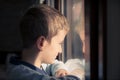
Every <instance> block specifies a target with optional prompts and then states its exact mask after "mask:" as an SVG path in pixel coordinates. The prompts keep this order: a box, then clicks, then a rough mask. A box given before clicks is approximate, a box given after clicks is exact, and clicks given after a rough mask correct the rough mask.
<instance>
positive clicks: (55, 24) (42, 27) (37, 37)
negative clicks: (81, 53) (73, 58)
mask: <svg viewBox="0 0 120 80" xmlns="http://www.w3.org/2000/svg"><path fill="white" fill-rule="evenodd" d="M20 29H21V35H22V40H23V51H22V57H21V59H17V58H15V57H13V58H11V60H10V64H9V66H8V80H79V78H78V77H75V76H73V75H74V74H69V75H67V76H64V77H51V76H49V75H48V74H47V73H46V72H45V71H44V70H42V68H40V66H41V65H42V63H46V64H53V63H54V61H55V58H56V56H57V55H58V54H59V53H61V52H62V48H61V43H62V42H63V40H64V37H65V36H66V34H67V32H68V30H69V25H68V23H67V20H66V18H65V17H64V16H63V15H62V14H60V13H59V12H58V11H57V10H55V9H53V8H51V7H49V6H47V5H38V6H33V7H32V8H30V9H29V10H28V11H27V13H26V14H25V15H24V16H23V18H22V20H21V23H20Z"/></svg>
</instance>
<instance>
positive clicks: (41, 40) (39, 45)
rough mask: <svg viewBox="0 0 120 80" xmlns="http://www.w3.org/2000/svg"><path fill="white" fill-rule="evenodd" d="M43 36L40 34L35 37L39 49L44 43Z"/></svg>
mask: <svg viewBox="0 0 120 80" xmlns="http://www.w3.org/2000/svg"><path fill="white" fill-rule="evenodd" d="M45 40H46V39H45V37H44V36H40V37H39V38H38V39H37V43H36V44H37V47H38V49H39V50H42V49H43V47H44V43H45Z"/></svg>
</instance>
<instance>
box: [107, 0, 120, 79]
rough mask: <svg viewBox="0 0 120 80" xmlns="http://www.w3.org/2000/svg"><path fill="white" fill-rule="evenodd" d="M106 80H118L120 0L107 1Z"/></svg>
mask: <svg viewBox="0 0 120 80" xmlns="http://www.w3.org/2000/svg"><path fill="white" fill-rule="evenodd" d="M107 78H108V79H107V80H120V0H107Z"/></svg>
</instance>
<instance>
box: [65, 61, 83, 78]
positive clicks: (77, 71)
mask: <svg viewBox="0 0 120 80" xmlns="http://www.w3.org/2000/svg"><path fill="white" fill-rule="evenodd" d="M65 65H66V67H67V68H68V70H69V73H70V74H71V75H75V76H77V77H79V78H80V79H81V80H84V78H85V61H84V60H80V59H69V60H68V61H67V62H66V63H65ZM72 65H73V66H72Z"/></svg>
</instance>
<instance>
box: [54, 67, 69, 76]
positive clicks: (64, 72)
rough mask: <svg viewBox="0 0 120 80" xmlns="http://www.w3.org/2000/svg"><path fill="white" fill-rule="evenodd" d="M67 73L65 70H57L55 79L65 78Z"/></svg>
mask: <svg viewBox="0 0 120 80" xmlns="http://www.w3.org/2000/svg"><path fill="white" fill-rule="evenodd" d="M67 74H68V72H67V71H66V70H65V69H59V70H58V71H57V72H56V73H55V76H56V77H61V76H65V75H67Z"/></svg>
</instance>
